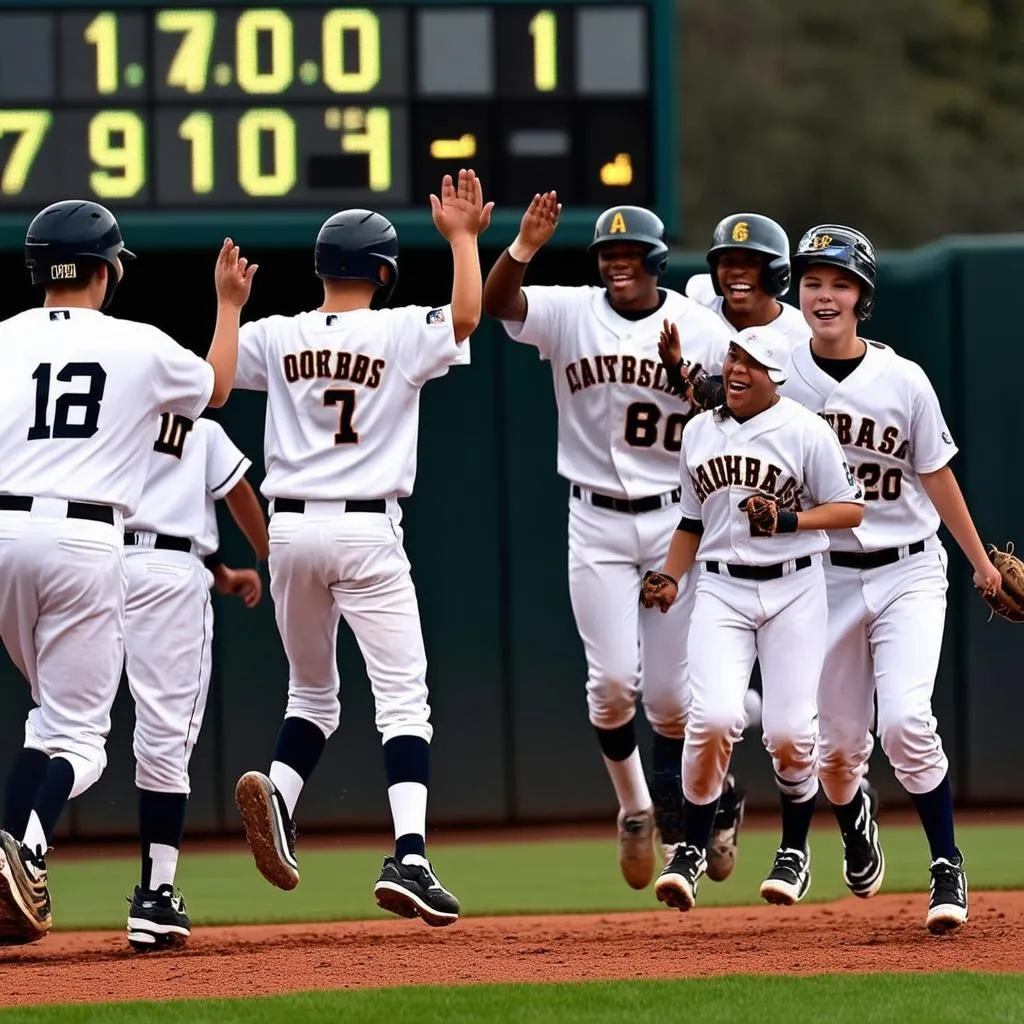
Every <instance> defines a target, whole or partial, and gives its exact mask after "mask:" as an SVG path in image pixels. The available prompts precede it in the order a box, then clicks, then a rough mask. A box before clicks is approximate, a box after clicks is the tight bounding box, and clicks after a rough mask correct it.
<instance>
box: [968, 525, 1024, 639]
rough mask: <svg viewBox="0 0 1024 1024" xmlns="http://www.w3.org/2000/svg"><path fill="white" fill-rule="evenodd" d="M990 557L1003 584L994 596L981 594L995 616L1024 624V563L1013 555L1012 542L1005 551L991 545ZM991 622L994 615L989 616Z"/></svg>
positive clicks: (981, 592)
mask: <svg viewBox="0 0 1024 1024" xmlns="http://www.w3.org/2000/svg"><path fill="white" fill-rule="evenodd" d="M988 557H989V558H990V559H991V560H992V564H993V565H994V566H995V567H996V568H997V569H998V570H999V575H1000V576H1001V577H1002V582H1001V584H1000V586H999V589H998V590H997V591H996V592H995V593H994V594H986V593H985V591H983V590H981V591H979V593H980V594H981V596H982V598H983V600H984V601H985V603H986V604H987V605H988V606H989V608H991V609H992V614H993V615H998V616H999V617H1000V618H1002V619H1006V621H1007V622H1024V562H1022V561H1021V560H1020V559H1019V558H1018V557H1017V556H1016V555H1015V554H1014V553H1013V543H1012V542H1010V543H1008V544H1007V545H1006V550H1005V551H1000V550H999V548H997V547H996V546H995V545H994V544H990V545H989V547H988ZM991 621H992V615H990V616H989V622H991Z"/></svg>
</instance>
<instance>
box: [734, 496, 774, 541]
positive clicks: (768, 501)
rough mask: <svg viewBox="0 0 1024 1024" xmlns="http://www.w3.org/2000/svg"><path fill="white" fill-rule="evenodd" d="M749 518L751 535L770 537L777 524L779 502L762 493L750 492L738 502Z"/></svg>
mask: <svg viewBox="0 0 1024 1024" xmlns="http://www.w3.org/2000/svg"><path fill="white" fill-rule="evenodd" d="M740 509H741V510H742V511H744V512H746V513H747V519H749V520H750V536H751V537H771V536H772V535H773V534H774V533H775V531H776V530H777V529H778V526H779V503H778V502H777V501H776V500H775V499H774V498H769V497H766V496H765V495H764V494H752V495H750V497H749V498H744V499H743V500H742V501H741V502H740Z"/></svg>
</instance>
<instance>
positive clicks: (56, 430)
mask: <svg viewBox="0 0 1024 1024" xmlns="http://www.w3.org/2000/svg"><path fill="white" fill-rule="evenodd" d="M52 369H53V367H52V365H51V364H50V363H40V364H39V365H38V366H37V367H36V369H35V372H34V373H33V374H32V379H33V380H34V381H35V382H36V418H35V422H34V423H33V424H32V426H31V427H29V428H28V440H29V441H42V440H46V439H47V438H51V437H73V438H87V437H92V435H93V434H95V433H96V431H97V430H98V429H99V423H100V401H101V400H102V398H103V391H104V389H105V388H106V386H107V372H106V370H104V369H103V367H102V366H100V364H99V363H67V364H66V365H65V366H64V368H63V369H62V370H61V371H60V372H59V373H58V374H57V380H59V381H60V382H61V383H63V384H70V383H71V381H72V380H74V379H75V378H76V377H84V378H85V379H86V380H88V382H89V390H88V391H67V392H65V393H64V394H63V395H60V396H58V398H57V400H56V401H55V402H54V403H53V426H52V427H51V426H50V425H49V423H47V413H48V412H49V408H50V381H51V376H50V375H51V372H52ZM72 409H76V410H81V411H80V412H79V413H78V414H77V415H76V416H75V420H76V422H74V423H72V422H71V410H72Z"/></svg>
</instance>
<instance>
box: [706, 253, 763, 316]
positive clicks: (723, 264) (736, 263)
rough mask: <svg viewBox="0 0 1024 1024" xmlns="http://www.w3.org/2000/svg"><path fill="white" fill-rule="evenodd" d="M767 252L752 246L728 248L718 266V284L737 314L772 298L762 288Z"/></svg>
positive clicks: (720, 257)
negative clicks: (765, 253)
mask: <svg viewBox="0 0 1024 1024" xmlns="http://www.w3.org/2000/svg"><path fill="white" fill-rule="evenodd" d="M765 258H766V257H765V255H764V253H760V252H754V251H753V250H751V249H726V250H725V251H724V252H723V253H722V254H721V255H720V256H719V257H718V262H717V264H716V267H715V273H716V275H717V277H718V287H719V288H720V289H721V292H722V295H723V296H724V297H725V301H726V302H728V303H729V306H730V307H731V308H732V309H735V310H736V312H737V313H747V312H750V311H752V310H753V309H754V308H756V307H757V306H758V305H760V304H761V303H763V302H764V301H765V300H766V299H770V298H771V297H770V296H769V295H768V294H767V292H765V291H764V289H763V288H762V287H761V275H762V273H763V271H764V261H765Z"/></svg>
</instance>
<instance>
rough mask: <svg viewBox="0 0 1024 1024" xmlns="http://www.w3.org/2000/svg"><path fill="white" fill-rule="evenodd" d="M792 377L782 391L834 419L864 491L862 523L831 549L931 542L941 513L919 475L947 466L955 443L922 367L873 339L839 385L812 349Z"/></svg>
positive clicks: (802, 351) (801, 351)
mask: <svg viewBox="0 0 1024 1024" xmlns="http://www.w3.org/2000/svg"><path fill="white" fill-rule="evenodd" d="M788 372H789V378H788V380H787V381H786V383H785V384H783V385H782V388H781V390H782V391H783V393H785V394H786V395H788V396H789V397H790V398H792V399H794V400H796V401H798V402H799V403H800V404H801V405H804V406H806V407H807V408H808V409H810V410H811V411H812V412H816V413H819V414H820V415H821V416H822V417H824V419H826V420H827V421H828V422H829V424H830V425H831V426H832V427H833V429H834V430H835V432H836V435H837V436H838V438H839V442H840V444H842V446H843V451H844V452H845V454H846V460H847V462H849V464H850V466H851V467H852V469H853V471H854V473H855V474H856V477H857V479H858V480H859V481H860V484H861V487H862V488H863V490H864V498H865V502H866V504H865V506H864V520H863V522H862V523H861V525H860V526H857V527H854V528H853V529H852V530H836V531H833V532H832V534H831V546H832V548H833V550H836V551H854V552H857V551H877V550H880V549H882V548H891V547H901V546H903V545H906V544H913V543H915V542H917V541H921V540H926V539H927V538H929V537H931V536H932V534H934V533H935V531H936V530H938V528H939V514H938V512H936V511H935V507H934V505H932V503H931V500H930V499H929V498H928V495H927V494H926V493H925V490H924V487H923V486H922V485H921V478H920V474H921V473H934V472H936V471H937V470H939V469H942V467H943V466H945V465H946V464H947V463H948V462H949V460H950V459H952V457H953V456H954V455H955V454H956V452H957V446H956V445H955V444H954V443H953V437H952V435H951V434H950V432H949V427H948V426H946V421H945V419H944V418H943V415H942V409H941V408H940V407H939V400H938V398H937V396H936V394H935V389H934V388H933V387H932V385H931V382H930V381H929V380H928V377H927V376H926V375H925V372H924V370H922V369H921V367H920V366H918V365H917V363H913V362H911V361H910V360H909V359H904V358H903V357H902V356H898V355H897V354H896V353H895V352H894V351H893V350H892V349H891V348H889V347H888V346H887V345H883V344H881V343H880V342H877V341H869V342H868V343H867V352H866V353H865V356H864V360H863V361H862V362H861V364H860V365H859V366H858V367H857V369H856V370H854V371H853V373H851V374H850V375H849V376H848V377H847V378H846V380H844V381H842V382H840V383H837V382H836V381H835V380H834V379H833V378H832V377H830V376H829V375H828V374H827V373H826V372H825V371H824V370H822V369H821V367H819V366H818V364H817V363H815V361H814V358H813V356H812V355H811V347H810V345H809V344H808V345H801V346H799V347H798V348H796V349H795V350H794V351H793V353H792V354H791V356H790V366H789V371H788Z"/></svg>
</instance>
